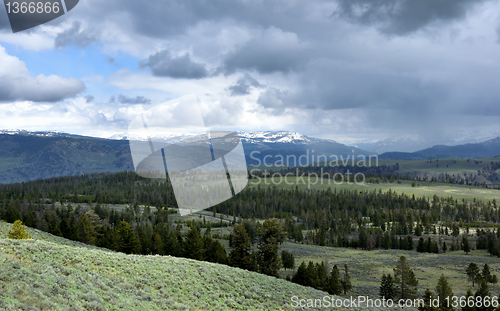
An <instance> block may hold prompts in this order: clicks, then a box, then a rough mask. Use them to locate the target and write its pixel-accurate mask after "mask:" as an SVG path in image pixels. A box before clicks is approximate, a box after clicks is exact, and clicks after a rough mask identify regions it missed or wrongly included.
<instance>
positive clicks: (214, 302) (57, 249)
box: [0, 222, 327, 310]
mask: <svg viewBox="0 0 500 311" xmlns="http://www.w3.org/2000/svg"><path fill="white" fill-rule="evenodd" d="M10 227H11V224H8V223H1V222H0V280H1V282H0V310H4V309H5V310H118V309H120V310H167V309H174V310H175V309H179V310H234V309H246V310H256V309H263V310H289V309H293V308H292V307H291V306H290V304H291V300H290V299H291V297H292V296H294V295H296V296H298V297H304V298H322V297H323V296H325V295H327V294H326V293H324V292H321V291H318V290H314V289H312V288H309V287H302V286H300V285H297V284H293V283H291V282H287V281H284V280H281V279H276V278H273V277H268V276H264V275H261V274H258V273H252V272H248V271H245V270H241V269H236V268H231V267H227V266H223V265H217V264H212V263H207V262H199V261H195V260H189V259H183V258H175V257H169V256H164V257H162V256H135V255H125V254H122V253H114V252H110V251H106V250H103V249H99V248H96V247H89V246H86V245H83V244H80V243H75V242H71V241H67V240H65V239H62V238H58V237H54V236H52V235H50V234H46V233H42V232H40V231H37V230H33V229H28V232H29V233H30V234H31V235H32V236H33V240H22V241H19V240H10V239H7V238H6V237H7V232H8V230H9V228H10Z"/></svg>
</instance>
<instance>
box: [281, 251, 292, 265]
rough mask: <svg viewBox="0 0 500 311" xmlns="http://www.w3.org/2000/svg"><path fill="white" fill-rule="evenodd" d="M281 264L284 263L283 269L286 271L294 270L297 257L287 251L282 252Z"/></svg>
mask: <svg viewBox="0 0 500 311" xmlns="http://www.w3.org/2000/svg"><path fill="white" fill-rule="evenodd" d="M281 262H282V263H283V268H285V270H286V269H293V267H294V266H295V257H293V254H291V253H289V252H287V251H286V250H282V251H281Z"/></svg>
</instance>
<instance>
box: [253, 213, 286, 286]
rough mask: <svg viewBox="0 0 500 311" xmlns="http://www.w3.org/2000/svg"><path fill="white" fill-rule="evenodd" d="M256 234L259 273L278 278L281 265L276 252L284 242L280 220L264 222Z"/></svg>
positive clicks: (284, 235) (274, 219) (284, 233)
mask: <svg viewBox="0 0 500 311" xmlns="http://www.w3.org/2000/svg"><path fill="white" fill-rule="evenodd" d="M258 232H259V246H258V247H259V253H258V258H259V260H258V262H259V269H260V272H261V273H263V274H266V275H271V276H275V277H279V274H278V271H279V269H280V268H281V266H282V263H281V257H280V255H279V252H278V246H279V244H281V243H283V241H284V240H285V237H286V232H284V231H283V228H282V224H281V222H280V220H279V219H276V218H273V219H268V220H266V221H264V223H263V224H262V227H260V228H259V230H258Z"/></svg>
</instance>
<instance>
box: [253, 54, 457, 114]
mask: <svg viewBox="0 0 500 311" xmlns="http://www.w3.org/2000/svg"><path fill="white" fill-rule="evenodd" d="M300 83H301V85H302V88H301V89H299V90H291V91H289V92H285V91H282V90H278V89H275V88H268V89H267V90H266V91H265V92H263V93H262V94H261V95H260V97H259V100H258V103H259V104H261V105H262V106H264V107H266V108H272V109H276V108H281V107H283V105H286V106H287V107H293V108H300V109H315V108H318V109H322V110H335V109H355V108H366V109H391V110H395V111H400V112H403V111H404V110H406V109H408V107H419V109H418V111H419V112H420V113H421V114H422V115H424V114H426V113H427V112H428V109H427V108H426V107H428V106H432V105H435V104H436V103H445V102H446V101H448V100H449V98H448V96H449V94H448V91H449V90H448V87H447V86H446V85H443V84H438V83H425V82H423V81H422V80H421V79H420V78H419V77H417V76H408V75H402V74H398V73H397V72H387V71H385V72H384V70H382V69H379V70H377V69H367V68H359V67H358V68H357V67H346V66H343V65H338V64H336V63H333V62H328V61H322V62H317V63H315V64H314V65H311V66H310V67H309V68H308V70H307V71H306V72H305V73H304V75H302V77H301V81H300ZM418 111H417V113H418ZM413 116H415V117H417V115H413Z"/></svg>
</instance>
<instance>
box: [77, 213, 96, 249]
mask: <svg viewBox="0 0 500 311" xmlns="http://www.w3.org/2000/svg"><path fill="white" fill-rule="evenodd" d="M77 227H78V238H79V239H80V242H82V243H85V244H89V245H94V244H95V232H94V227H93V226H92V224H91V223H90V220H89V218H88V217H87V215H86V214H83V215H81V216H80V217H79V218H78V223H77Z"/></svg>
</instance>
